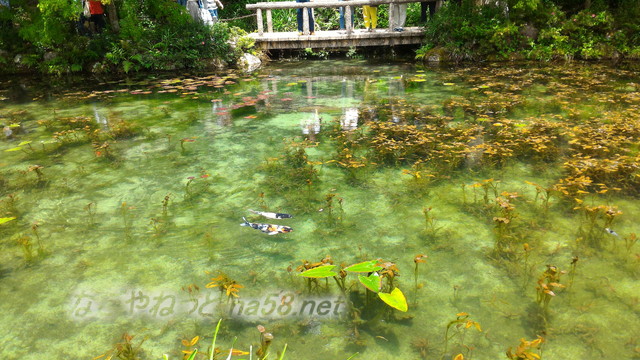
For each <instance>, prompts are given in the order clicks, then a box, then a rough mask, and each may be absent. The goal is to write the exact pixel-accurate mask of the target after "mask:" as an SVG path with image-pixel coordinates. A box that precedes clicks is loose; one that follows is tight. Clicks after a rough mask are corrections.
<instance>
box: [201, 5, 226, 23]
mask: <svg viewBox="0 0 640 360" xmlns="http://www.w3.org/2000/svg"><path fill="white" fill-rule="evenodd" d="M205 1H206V2H207V10H209V13H210V14H211V20H212V21H213V24H215V23H217V22H218V6H219V7H220V9H224V5H222V3H221V2H220V0H205Z"/></svg>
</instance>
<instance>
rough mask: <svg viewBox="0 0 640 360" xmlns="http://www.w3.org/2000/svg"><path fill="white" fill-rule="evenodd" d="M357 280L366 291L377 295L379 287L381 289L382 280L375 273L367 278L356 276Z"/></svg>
mask: <svg viewBox="0 0 640 360" xmlns="http://www.w3.org/2000/svg"><path fill="white" fill-rule="evenodd" d="M358 280H360V282H361V283H362V285H364V286H365V287H366V288H367V289H369V290H371V291H373V292H375V293H377V292H379V291H380V287H382V279H381V278H380V275H378V273H377V272H374V273H373V274H371V275H369V276H362V275H358Z"/></svg>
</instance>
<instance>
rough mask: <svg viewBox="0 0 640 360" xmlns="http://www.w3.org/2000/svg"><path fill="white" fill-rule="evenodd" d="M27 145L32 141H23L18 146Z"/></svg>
mask: <svg viewBox="0 0 640 360" xmlns="http://www.w3.org/2000/svg"><path fill="white" fill-rule="evenodd" d="M27 144H31V141H23V142H21V143H20V144H18V146H23V145H27Z"/></svg>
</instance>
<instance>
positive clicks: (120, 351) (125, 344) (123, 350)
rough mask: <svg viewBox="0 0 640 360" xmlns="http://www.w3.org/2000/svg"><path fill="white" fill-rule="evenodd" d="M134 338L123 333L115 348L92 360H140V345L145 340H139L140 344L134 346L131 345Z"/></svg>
mask: <svg viewBox="0 0 640 360" xmlns="http://www.w3.org/2000/svg"><path fill="white" fill-rule="evenodd" d="M134 337H135V336H133V335H129V334H127V333H124V334H123V335H122V341H121V342H119V343H117V344H115V346H114V347H113V348H112V349H111V350H109V351H107V352H106V353H104V354H102V355H100V356H97V357H95V358H94V360H98V359H102V358H105V360H109V359H113V358H114V357H117V358H118V359H121V360H140V352H141V350H142V344H143V343H144V342H145V341H146V340H147V338H144V339H142V340H140V342H139V343H138V344H137V345H135V344H134V343H133V338H134Z"/></svg>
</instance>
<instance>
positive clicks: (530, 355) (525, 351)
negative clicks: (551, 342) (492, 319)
mask: <svg viewBox="0 0 640 360" xmlns="http://www.w3.org/2000/svg"><path fill="white" fill-rule="evenodd" d="M542 343H544V339H543V338H542V337H540V336H538V338H537V339H535V340H532V341H527V340H525V339H520V345H518V347H517V348H516V351H515V352H512V351H511V349H512V348H509V350H507V357H508V358H509V359H511V360H536V359H540V358H541V356H540V354H537V353H535V352H534V351H535V350H536V349H539V348H540V346H541V345H542Z"/></svg>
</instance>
